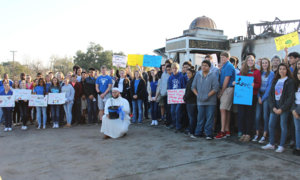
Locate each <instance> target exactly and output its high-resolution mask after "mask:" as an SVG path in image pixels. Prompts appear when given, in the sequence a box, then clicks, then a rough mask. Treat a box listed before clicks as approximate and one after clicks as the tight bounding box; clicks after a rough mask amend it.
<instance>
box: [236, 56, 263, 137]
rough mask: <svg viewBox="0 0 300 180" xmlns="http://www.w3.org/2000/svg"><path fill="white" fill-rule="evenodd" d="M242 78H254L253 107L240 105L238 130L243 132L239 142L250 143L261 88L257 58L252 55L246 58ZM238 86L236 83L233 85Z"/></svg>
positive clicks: (241, 73)
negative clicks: (256, 63)
mask: <svg viewBox="0 0 300 180" xmlns="http://www.w3.org/2000/svg"><path fill="white" fill-rule="evenodd" d="M240 76H248V77H253V78H254V79H253V83H252V84H251V86H252V87H253V95H252V105H238V122H239V123H238V129H239V132H242V134H243V135H242V137H241V138H240V139H239V141H243V142H249V141H250V134H251V130H252V127H253V125H252V122H253V121H254V118H255V116H254V114H255V107H256V103H257V93H258V90H259V88H260V86H261V74H260V71H259V70H258V69H256V67H255V58H254V56H252V55H250V56H247V57H246V60H245V64H244V66H243V68H242V70H241V72H240ZM232 84H233V85H234V86H235V85H236V83H235V81H234V82H233V83H232Z"/></svg>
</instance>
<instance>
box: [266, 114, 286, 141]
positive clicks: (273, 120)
mask: <svg viewBox="0 0 300 180" xmlns="http://www.w3.org/2000/svg"><path fill="white" fill-rule="evenodd" d="M289 113H290V112H289V111H285V112H282V113H281V114H280V115H277V114H273V113H270V119H269V132H270V144H271V145H274V144H275V126H276V122H277V121H278V119H279V118H280V127H281V140H280V146H284V144H285V140H286V135H287V121H288V117H289Z"/></svg>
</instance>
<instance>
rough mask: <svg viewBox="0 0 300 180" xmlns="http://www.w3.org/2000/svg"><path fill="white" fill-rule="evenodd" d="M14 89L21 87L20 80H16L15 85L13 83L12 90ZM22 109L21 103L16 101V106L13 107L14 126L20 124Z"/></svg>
mask: <svg viewBox="0 0 300 180" xmlns="http://www.w3.org/2000/svg"><path fill="white" fill-rule="evenodd" d="M14 89H20V83H19V81H18V80H15V81H14V83H13V85H12V91H14ZM20 119H21V116H20V109H19V103H18V102H17V101H16V102H15V107H14V109H13V122H14V126H20Z"/></svg>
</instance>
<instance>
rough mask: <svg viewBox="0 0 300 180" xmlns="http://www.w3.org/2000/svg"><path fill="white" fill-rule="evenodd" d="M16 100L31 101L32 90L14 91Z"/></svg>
mask: <svg viewBox="0 0 300 180" xmlns="http://www.w3.org/2000/svg"><path fill="white" fill-rule="evenodd" d="M13 92H14V96H15V100H29V98H30V95H31V90H28V89H14V90H13Z"/></svg>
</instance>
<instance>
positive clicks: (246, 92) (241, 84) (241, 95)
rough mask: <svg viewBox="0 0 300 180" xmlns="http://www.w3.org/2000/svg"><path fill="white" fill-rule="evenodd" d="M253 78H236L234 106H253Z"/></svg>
mask: <svg viewBox="0 0 300 180" xmlns="http://www.w3.org/2000/svg"><path fill="white" fill-rule="evenodd" d="M253 80H254V78H253V77H247V76H236V81H235V82H236V83H235V88H234V97H233V104H241V105H252V99H253V87H252V85H251V84H252V83H253Z"/></svg>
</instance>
